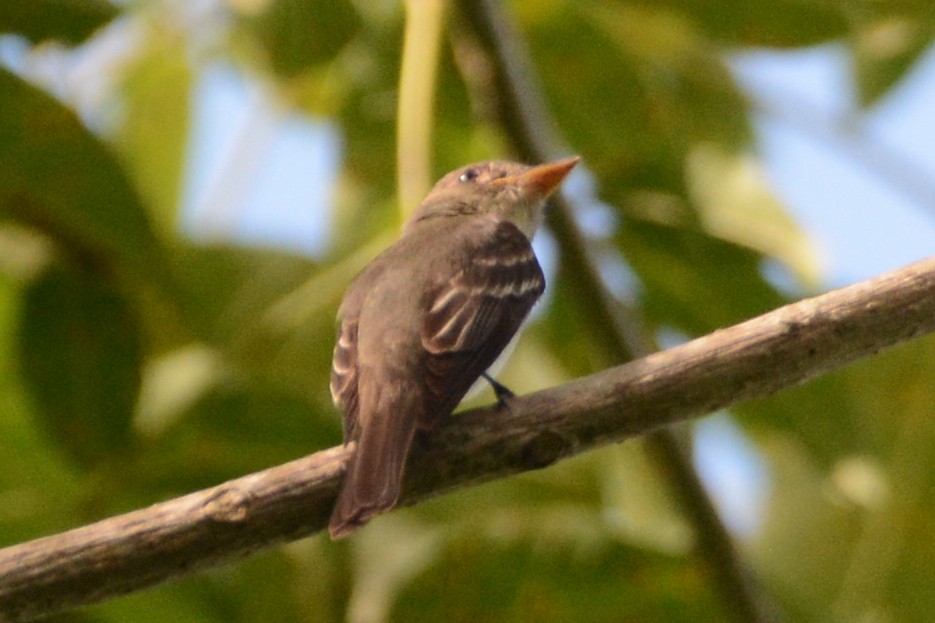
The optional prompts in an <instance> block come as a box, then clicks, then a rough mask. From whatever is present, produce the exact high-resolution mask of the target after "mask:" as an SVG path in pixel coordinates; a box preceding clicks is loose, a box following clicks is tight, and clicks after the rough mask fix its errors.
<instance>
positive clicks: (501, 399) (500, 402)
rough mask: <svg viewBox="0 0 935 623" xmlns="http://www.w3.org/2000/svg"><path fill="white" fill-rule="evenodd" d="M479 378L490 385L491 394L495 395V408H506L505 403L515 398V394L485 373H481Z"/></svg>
mask: <svg viewBox="0 0 935 623" xmlns="http://www.w3.org/2000/svg"><path fill="white" fill-rule="evenodd" d="M481 376H482V377H484V380H485V381H487V382H488V383H490V387H492V388H493V393H494V394H496V395H497V407H499V408H503V407H505V406H506V401H507V400H509V399H510V398H516V394H514V393H513V392H511V391H510V389H509V388H508V387H506V386H505V385H503V384H501V383H499V382H497V381H495V380H494V379H493V377H491V376H490V375H489V374H487V373H486V372H482V373H481Z"/></svg>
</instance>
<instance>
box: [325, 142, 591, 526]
mask: <svg viewBox="0 0 935 623" xmlns="http://www.w3.org/2000/svg"><path fill="white" fill-rule="evenodd" d="M578 161H579V157H577V156H575V157H570V158H565V159H562V160H558V161H555V162H551V163H548V164H540V165H525V164H520V163H517V162H509V161H503V160H491V161H486V162H479V163H475V164H470V165H467V166H464V167H461V168H459V169H456V170H454V171H452V172H450V173H448V174H447V175H445V176H444V177H442V178H441V179H440V180H439V181H438V182H437V183H436V184H435V186H434V187H433V188H432V189H431V191H430V192H429V193H428V195H427V196H426V197H425V199H424V200H423V201H422V203H421V204H420V205H419V206H418V208H417V209H416V210H415V211H414V212H413V213H412V215H411V217H410V218H409V219H408V220H407V221H406V223H405V224H404V225H403V228H402V234H401V236H400V237H399V239H397V240H396V242H394V243H393V244H392V245H390V246H389V247H388V248H387V249H386V250H384V251H383V252H382V253H380V254H379V255H378V256H377V257H376V258H375V259H373V260H372V261H371V262H370V263H369V264H368V265H367V266H366V267H365V268H364V269H363V270H362V271H361V272H360V273H359V274H358V275H357V276H356V277H355V278H354V279H353V280H352V282H351V284H350V285H349V286H348V288H347V290H346V292H345V295H344V298H343V300H342V303H341V305H340V307H339V310H338V315H337V324H338V330H337V340H336V344H335V347H334V355H333V360H332V368H331V383H330V388H331V394H332V397H333V399H334V402H335V404H336V405H337V406H338V407H339V408H340V409H341V410H342V411H343V414H344V416H343V428H344V445H345V446H347V445H348V444H349V443H350V442H351V441H354V442H356V448H355V450H354V452H353V453H352V455H351V458H350V459H349V460H348V462H347V466H346V470H345V476H344V480H343V482H342V484H341V488H340V491H339V493H338V497H337V501H336V503H335V506H334V509H333V511H332V514H331V518H330V520H329V524H328V529H329V532H330V535H331V538H332V539H339V538H342V537H345V536H347V535H349V534H351V533H353V532H354V531H356V530H357V529H358V528H360V527H361V526H363V525H364V524H366V523H367V522H368V521H369V520H370V519H372V518H373V517H374V516H375V515H378V514H380V513H383V512H385V511H387V510H389V509H391V508H393V507H394V506H395V505H396V503H397V502H398V500H399V496H400V492H401V489H402V483H403V476H404V472H405V466H406V459H407V457H408V454H409V450H410V446H411V445H412V441H413V438H414V436H415V433H416V431H418V430H430V429H432V428H434V427H435V426H436V425H437V424H438V423H439V422H442V421H444V420H445V419H446V418H448V417H449V416H450V415H451V413H452V411H454V409H455V408H456V407H457V406H458V403H460V402H461V399H462V398H463V397H464V395H465V394H466V393H467V392H468V390H469V389H470V388H471V386H472V385H473V384H474V383H475V382H476V381H477V380H478V379H479V378H480V377H482V376H483V377H484V378H487V379H488V380H489V381H491V383H492V384H493V387H494V390H495V391H496V392H497V397H498V401H500V402H503V400H504V398H505V397H506V396H508V395H510V394H509V392H508V390H506V389H505V388H504V387H503V386H501V385H499V384H498V383H496V382H495V381H493V379H491V378H490V377H489V376H488V375H487V369H488V368H489V367H490V366H491V365H492V364H493V363H494V361H495V360H496V359H497V357H498V356H499V355H500V354H501V352H502V351H503V349H504V347H506V346H507V345H508V344H509V343H510V342H511V340H512V339H513V337H514V335H515V334H516V333H517V331H518V330H519V328H520V326H521V325H522V323H523V321H524V320H525V318H526V316H527V315H528V314H529V311H530V310H531V309H532V307H533V305H534V304H535V303H536V301H537V300H538V299H539V297H540V296H541V295H542V293H543V291H544V290H545V277H544V276H543V274H542V269H541V267H540V266H539V262H538V260H537V258H536V255H535V253H534V252H533V248H532V245H531V241H532V238H533V235H534V234H535V232H536V229H537V228H538V227H539V225H540V224H541V221H542V219H543V213H544V206H545V203H546V200H547V199H548V198H549V196H550V195H552V193H554V192H555V191H556V189H557V188H558V187H559V185H560V184H561V183H562V181H563V180H564V179H565V177H566V176H567V175H568V173H569V172H570V171H571V170H572V168H574V166H575V165H576V164H577V163H578Z"/></svg>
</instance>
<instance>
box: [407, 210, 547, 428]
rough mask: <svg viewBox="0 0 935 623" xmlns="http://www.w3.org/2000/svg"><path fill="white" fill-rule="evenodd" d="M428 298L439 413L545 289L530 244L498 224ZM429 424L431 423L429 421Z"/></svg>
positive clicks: (429, 372)
mask: <svg viewBox="0 0 935 623" xmlns="http://www.w3.org/2000/svg"><path fill="white" fill-rule="evenodd" d="M462 264H463V265H462V266H461V267H460V268H459V270H457V272H455V274H454V275H453V276H452V277H451V278H450V279H449V280H448V281H447V282H446V283H444V284H441V285H440V287H439V288H438V291H437V293H435V295H434V296H433V297H432V298H431V299H430V300H429V303H428V305H427V307H426V309H425V312H424V315H423V322H422V345H423V347H424V348H425V350H426V351H427V353H428V357H427V362H426V381H427V386H428V389H429V391H430V392H431V393H432V395H433V396H434V398H435V399H436V400H437V402H436V405H435V410H434V411H435V414H438V413H442V412H443V415H447V414H448V413H450V412H451V411H452V410H453V409H454V408H455V407H456V406H457V405H458V403H459V402H460V401H461V399H462V398H463V397H464V394H465V393H467V391H468V389H470V387H471V385H473V384H474V382H475V381H476V380H477V378H478V377H479V376H480V375H481V374H482V373H483V372H484V371H485V370H486V369H487V368H489V367H490V366H491V365H492V364H493V362H494V361H495V360H496V359H497V356H498V355H499V354H500V352H501V351H502V350H503V348H504V347H505V346H506V345H507V344H508V343H509V342H510V340H511V339H512V338H513V335H514V334H515V333H516V331H517V330H518V329H519V327H520V325H521V324H522V322H523V320H524V319H525V317H526V315H527V314H528V313H529V310H530V309H532V306H533V304H535V302H536V300H538V298H539V297H540V296H541V295H542V292H543V291H544V290H545V277H544V276H543V274H542V269H541V268H540V267H539V262H538V261H537V260H536V256H535V254H534V253H533V250H532V246H531V245H530V244H529V240H528V239H527V238H526V236H525V235H524V234H523V233H522V232H521V231H520V230H519V228H517V227H516V226H515V225H513V224H512V223H509V222H499V223H497V224H496V225H495V229H494V231H493V232H492V235H486V236H483V237H482V239H481V241H480V242H479V243H478V244H477V245H476V246H475V248H472V249H470V251H469V253H467V254H465V256H464V260H463V262H462ZM426 424H429V425H430V424H431V423H426Z"/></svg>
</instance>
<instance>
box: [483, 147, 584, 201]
mask: <svg viewBox="0 0 935 623" xmlns="http://www.w3.org/2000/svg"><path fill="white" fill-rule="evenodd" d="M579 160H581V157H580V156H572V157H571V158H565V159H563V160H558V161H556V162H550V163H548V164H540V165H538V166H535V167H532V168H531V169H527V170H526V171H524V172H523V173H520V174H519V175H511V176H509V177H503V178H500V179H498V180H494V182H493V183H495V184H516V185H517V186H520V187H523V188H529V189H531V190H532V191H533V192H534V193H536V194H537V195H540V196H542V197H543V198H544V197H548V196H549V195H551V194H552V193H554V192H555V191H556V189H557V188H558V187H559V184H561V183H562V180H564V179H565V176H566V175H568V172H569V171H571V170H572V169H573V168H574V167H575V165H576V164H578V161H579Z"/></svg>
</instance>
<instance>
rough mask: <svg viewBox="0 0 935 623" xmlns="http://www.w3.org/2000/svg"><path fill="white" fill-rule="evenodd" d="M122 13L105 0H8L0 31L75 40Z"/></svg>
mask: <svg viewBox="0 0 935 623" xmlns="http://www.w3.org/2000/svg"><path fill="white" fill-rule="evenodd" d="M118 14H119V11H118V10H117V7H115V6H114V5H112V4H111V3H109V2H106V1H105V0H4V1H3V2H0V33H11V34H20V35H23V36H24V37H26V38H27V39H29V40H30V41H32V42H33V43H39V42H41V41H46V40H49V39H55V40H58V41H63V42H65V43H69V44H75V43H80V42H82V41H84V40H85V39H87V38H88V37H89V36H90V35H91V34H92V33H93V32H94V31H95V30H97V29H98V28H100V27H101V26H103V25H104V24H106V23H107V22H109V21H110V20H112V19H114V18H115V17H116V16H117V15H118Z"/></svg>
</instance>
